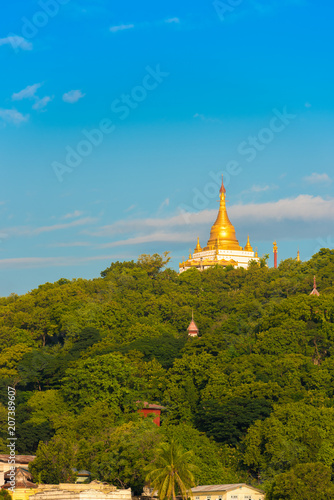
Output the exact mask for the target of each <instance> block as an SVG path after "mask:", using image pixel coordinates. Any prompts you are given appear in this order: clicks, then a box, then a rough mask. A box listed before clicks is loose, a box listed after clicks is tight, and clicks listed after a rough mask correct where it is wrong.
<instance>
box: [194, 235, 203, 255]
mask: <svg viewBox="0 0 334 500" xmlns="http://www.w3.org/2000/svg"><path fill="white" fill-rule="evenodd" d="M201 251H202V247H201V245H200V243H199V236H197V245H196V248H195V250H194V253H198V252H201Z"/></svg>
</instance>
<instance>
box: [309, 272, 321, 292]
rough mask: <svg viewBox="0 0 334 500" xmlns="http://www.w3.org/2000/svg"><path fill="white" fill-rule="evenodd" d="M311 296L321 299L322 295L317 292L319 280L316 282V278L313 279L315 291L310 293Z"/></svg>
mask: <svg viewBox="0 0 334 500" xmlns="http://www.w3.org/2000/svg"><path fill="white" fill-rule="evenodd" d="M310 295H316V296H317V297H319V295H320V293H319V292H318V290H317V280H316V277H315V276H314V277H313V290H312V292H311V293H310Z"/></svg>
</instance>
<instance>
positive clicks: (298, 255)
mask: <svg viewBox="0 0 334 500" xmlns="http://www.w3.org/2000/svg"><path fill="white" fill-rule="evenodd" d="M297 262H300V252H299V248H298V252H297Z"/></svg>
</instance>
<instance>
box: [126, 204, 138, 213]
mask: <svg viewBox="0 0 334 500" xmlns="http://www.w3.org/2000/svg"><path fill="white" fill-rule="evenodd" d="M135 208H136V205H130V206H129V207H128V208H126V209H125V210H124V212H131V210H134V209H135Z"/></svg>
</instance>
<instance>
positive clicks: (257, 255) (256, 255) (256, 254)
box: [255, 247, 259, 259]
mask: <svg viewBox="0 0 334 500" xmlns="http://www.w3.org/2000/svg"><path fill="white" fill-rule="evenodd" d="M255 258H256V259H258V258H259V254H258V251H257V247H256V248H255Z"/></svg>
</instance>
